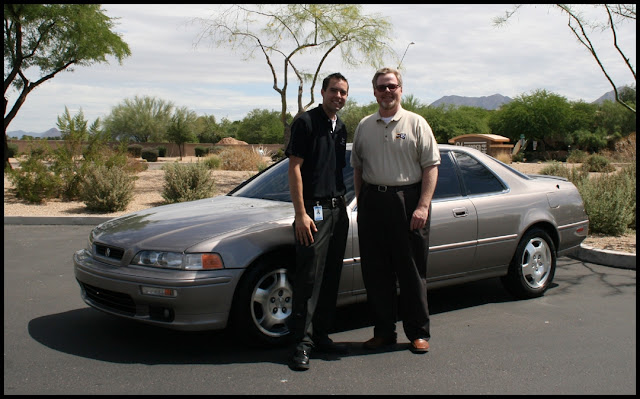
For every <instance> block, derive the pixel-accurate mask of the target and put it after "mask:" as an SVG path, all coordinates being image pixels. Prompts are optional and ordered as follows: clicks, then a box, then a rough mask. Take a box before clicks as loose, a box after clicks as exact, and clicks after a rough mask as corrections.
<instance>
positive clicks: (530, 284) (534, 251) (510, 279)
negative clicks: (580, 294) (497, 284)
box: [502, 228, 556, 299]
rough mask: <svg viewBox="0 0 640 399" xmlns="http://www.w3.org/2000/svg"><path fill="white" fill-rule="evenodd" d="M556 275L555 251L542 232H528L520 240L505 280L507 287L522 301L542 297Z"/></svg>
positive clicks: (539, 230) (546, 235) (548, 238)
mask: <svg viewBox="0 0 640 399" xmlns="http://www.w3.org/2000/svg"><path fill="white" fill-rule="evenodd" d="M555 272H556V251H555V247H554V244H553V241H552V240H551V237H549V234H547V233H546V232H545V231H544V230H542V229H537V228H536V229H532V230H530V231H528V232H527V233H526V234H525V235H524V236H523V237H522V240H520V243H519V244H518V247H517V249H516V253H515V255H514V256H513V259H512V260H511V264H510V265H509V271H508V273H507V275H506V276H504V277H503V278H502V282H503V284H504V286H505V288H506V289H507V290H508V291H509V292H511V294H513V295H514V296H516V297H518V298H521V299H528V298H536V297H539V296H542V295H543V294H544V292H545V291H546V290H547V289H548V288H549V285H550V284H551V282H552V281H553V276H554V274H555Z"/></svg>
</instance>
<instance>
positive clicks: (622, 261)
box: [4, 216, 636, 270]
mask: <svg viewBox="0 0 640 399" xmlns="http://www.w3.org/2000/svg"><path fill="white" fill-rule="evenodd" d="M113 218H114V216H5V217H4V224H5V225H7V224H12V225H72V226H74V225H75V226H86V225H99V224H100V223H103V222H106V221H107V220H111V219H113ZM565 255H566V256H568V257H570V258H573V259H577V260H579V261H582V262H589V263H596V264H598V265H603V266H609V267H615V268H619V269H631V270H636V254H630V253H627V252H618V251H610V250H607V249H597V248H593V247H590V246H588V245H584V244H580V246H579V247H577V248H575V249H573V250H571V251H570V252H568V253H566V254H565Z"/></svg>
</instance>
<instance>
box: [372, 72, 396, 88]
mask: <svg viewBox="0 0 640 399" xmlns="http://www.w3.org/2000/svg"><path fill="white" fill-rule="evenodd" d="M388 73H392V74H394V75H396V79H398V86H400V87H402V75H401V74H400V71H398V70H397V69H394V68H381V69H378V70H377V71H376V74H375V75H373V79H372V80H371V82H372V83H373V88H374V89H375V88H376V85H377V84H378V78H379V77H380V76H382V75H386V74H388Z"/></svg>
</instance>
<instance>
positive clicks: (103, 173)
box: [80, 164, 137, 212]
mask: <svg viewBox="0 0 640 399" xmlns="http://www.w3.org/2000/svg"><path fill="white" fill-rule="evenodd" d="M136 179H137V177H135V176H133V175H131V174H129V173H127V172H126V171H125V170H124V169H122V168H119V167H111V168H110V167H107V166H105V165H96V164H92V165H88V166H87V168H86V171H85V176H84V180H83V182H82V190H81V195H80V198H81V200H82V202H84V203H85V205H86V206H87V208H88V209H89V210H92V211H97V212H118V211H124V210H125V209H127V206H128V205H129V203H130V202H131V200H132V199H133V188H134V182H135V180H136Z"/></svg>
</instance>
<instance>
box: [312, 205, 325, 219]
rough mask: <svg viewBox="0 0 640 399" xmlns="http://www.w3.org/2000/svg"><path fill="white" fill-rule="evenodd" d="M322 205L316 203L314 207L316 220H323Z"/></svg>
mask: <svg viewBox="0 0 640 399" xmlns="http://www.w3.org/2000/svg"><path fill="white" fill-rule="evenodd" d="M322 219H323V218H322V207H321V206H319V205H316V206H314V207H313V220H315V221H316V222H317V221H319V220H322Z"/></svg>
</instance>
